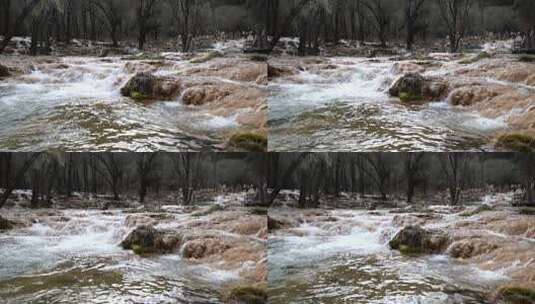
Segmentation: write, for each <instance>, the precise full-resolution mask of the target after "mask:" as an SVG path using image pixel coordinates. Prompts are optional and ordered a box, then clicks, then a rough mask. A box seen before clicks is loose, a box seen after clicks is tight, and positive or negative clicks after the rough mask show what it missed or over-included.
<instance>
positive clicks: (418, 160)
mask: <svg viewBox="0 0 535 304" xmlns="http://www.w3.org/2000/svg"><path fill="white" fill-rule="evenodd" d="M424 156H425V154H424V153H421V152H420V153H407V154H405V162H404V173H405V179H406V180H407V193H406V194H407V203H411V202H412V198H413V196H414V189H415V188H416V186H417V185H418V184H419V183H420V181H421V177H420V173H421V171H422V169H423V164H424V159H425V158H424Z"/></svg>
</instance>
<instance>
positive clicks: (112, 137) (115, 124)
mask: <svg viewBox="0 0 535 304" xmlns="http://www.w3.org/2000/svg"><path fill="white" fill-rule="evenodd" d="M239 45H240V42H232V41H231V42H227V43H226V44H222V45H219V46H216V47H218V48H221V49H222V50H227V49H232V48H233V47H237V46H239ZM162 56H163V57H164V58H165V60H167V63H169V64H168V65H165V66H163V67H160V68H159V69H158V70H157V71H155V72H154V74H155V75H160V76H176V75H177V73H179V72H180V71H181V70H182V69H184V68H186V67H191V64H189V62H188V61H187V60H185V59H183V58H182V56H183V54H181V53H163V54H162ZM137 63H139V61H137V60H123V59H121V58H118V57H110V58H104V59H102V58H95V57H63V58H60V59H59V61H58V62H54V63H50V64H39V65H36V67H34V69H33V71H32V72H31V73H30V74H27V75H23V76H20V77H12V78H8V79H6V80H4V81H2V82H1V83H0V130H1V131H0V149H9V150H12V151H30V150H31V151H38V150H49V149H61V150H67V151H100V150H117V151H123V150H129V151H155V150H158V151H161V150H165V151H184V150H193V151H198V150H201V149H214V150H216V149H217V148H216V146H217V145H219V144H221V142H222V141H224V136H225V134H227V133H228V132H231V131H233V130H236V129H239V128H240V127H241V125H240V124H239V123H238V122H237V121H236V119H235V118H236V116H235V115H231V116H228V117H220V116H213V115H212V114H210V112H209V111H208V110H206V109H204V110H203V109H199V108H198V107H197V108H195V107H186V106H183V105H182V103H181V101H180V98H177V100H174V101H171V102H161V101H160V102H158V101H156V102H151V103H147V104H143V103H139V102H136V101H134V100H132V99H129V98H124V97H122V96H121V94H120V89H121V87H122V86H123V85H124V84H125V83H126V82H127V81H128V80H129V79H130V78H131V77H132V76H133V75H134V74H135V73H133V72H132V71H131V70H130V69H128V68H127V65H128V64H130V65H135V64H137ZM192 77H193V76H192Z"/></svg>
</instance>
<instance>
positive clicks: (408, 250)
mask: <svg viewBox="0 0 535 304" xmlns="http://www.w3.org/2000/svg"><path fill="white" fill-rule="evenodd" d="M398 250H399V253H401V254H402V255H407V256H415V255H421V254H422V250H421V249H420V248H415V247H410V246H407V245H400V246H399V249H398Z"/></svg>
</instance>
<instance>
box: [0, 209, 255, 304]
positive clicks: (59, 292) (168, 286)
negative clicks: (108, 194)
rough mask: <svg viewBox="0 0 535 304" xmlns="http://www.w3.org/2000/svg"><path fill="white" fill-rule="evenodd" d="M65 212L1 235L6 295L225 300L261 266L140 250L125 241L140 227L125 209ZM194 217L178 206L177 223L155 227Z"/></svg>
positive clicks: (0, 276)
mask: <svg viewBox="0 0 535 304" xmlns="http://www.w3.org/2000/svg"><path fill="white" fill-rule="evenodd" d="M227 200H229V198H220V199H218V202H220V201H221V202H224V201H227ZM58 217H62V218H64V219H63V220H62V219H60V218H57V217H54V218H53V219H52V218H47V217H41V218H38V219H39V221H38V222H36V223H34V224H33V225H31V226H30V227H28V228H23V229H16V230H14V231H11V232H8V233H4V234H1V235H0V298H2V303H22V302H24V303H43V302H54V303H73V302H79V303H110V302H113V303H220V301H221V300H220V291H219V289H220V288H221V287H222V286H223V285H224V284H227V283H229V282H233V281H239V280H241V279H242V278H241V276H240V272H241V270H243V269H245V268H247V267H254V265H253V266H251V265H249V264H247V263H244V264H243V266H242V268H239V269H234V270H221V269H218V268H217V267H214V266H213V265H211V264H198V263H190V262H188V261H185V260H184V259H183V258H182V257H181V255H180V253H179V252H176V253H172V254H167V255H156V256H154V257H139V256H137V255H135V254H133V253H132V251H130V250H123V249H122V248H121V247H120V246H119V244H120V242H121V241H122V240H123V239H124V238H125V237H126V235H127V234H128V233H129V232H130V231H131V230H132V229H134V228H135V227H127V226H126V225H125V220H126V217H127V214H124V213H122V212H121V211H119V210H111V211H107V212H102V211H82V210H64V211H61V212H60V214H59V215H58ZM190 220H192V218H191V216H190V215H188V214H180V213H178V214H175V215H174V220H173V221H171V222H170V223H174V225H173V224H161V225H158V226H156V228H157V229H173V228H177V227H179V226H180V225H181V224H183V223H185V222H187V221H190ZM212 233H223V232H218V231H216V230H214V231H212Z"/></svg>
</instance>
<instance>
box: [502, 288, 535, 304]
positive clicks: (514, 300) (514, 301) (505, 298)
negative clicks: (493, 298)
mask: <svg viewBox="0 0 535 304" xmlns="http://www.w3.org/2000/svg"><path fill="white" fill-rule="evenodd" d="M497 298H498V299H499V300H501V301H502V302H503V303H507V304H532V303H535V289H533V288H528V287H521V286H505V287H501V288H500V289H499V290H498V296H497Z"/></svg>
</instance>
